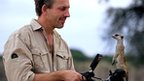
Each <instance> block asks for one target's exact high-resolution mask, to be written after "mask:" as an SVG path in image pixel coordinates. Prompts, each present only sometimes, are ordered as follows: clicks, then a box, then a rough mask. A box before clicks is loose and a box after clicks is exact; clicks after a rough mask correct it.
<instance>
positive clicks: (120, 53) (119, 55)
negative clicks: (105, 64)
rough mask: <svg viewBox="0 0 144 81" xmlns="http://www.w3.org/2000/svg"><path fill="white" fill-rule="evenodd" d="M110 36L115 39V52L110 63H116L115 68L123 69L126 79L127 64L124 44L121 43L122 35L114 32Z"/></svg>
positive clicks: (126, 78)
mask: <svg viewBox="0 0 144 81" xmlns="http://www.w3.org/2000/svg"><path fill="white" fill-rule="evenodd" d="M112 38H114V39H116V41H117V44H116V54H115V55H114V56H113V59H112V65H114V64H116V69H123V70H124V71H125V73H126V75H125V80H126V81H128V65H127V61H126V58H125V52H124V49H125V46H124V44H123V39H124V36H123V35H121V34H118V33H116V34H114V35H112Z"/></svg>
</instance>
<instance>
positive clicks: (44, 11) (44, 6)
mask: <svg viewBox="0 0 144 81" xmlns="http://www.w3.org/2000/svg"><path fill="white" fill-rule="evenodd" d="M41 11H42V13H46V12H47V6H46V5H45V4H44V5H43V6H42V8H41Z"/></svg>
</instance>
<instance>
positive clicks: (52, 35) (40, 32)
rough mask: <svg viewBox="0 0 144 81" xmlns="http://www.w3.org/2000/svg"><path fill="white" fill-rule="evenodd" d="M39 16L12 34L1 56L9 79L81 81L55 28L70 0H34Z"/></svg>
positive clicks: (61, 22) (66, 12) (64, 16)
mask: <svg viewBox="0 0 144 81" xmlns="http://www.w3.org/2000/svg"><path fill="white" fill-rule="evenodd" d="M35 6H36V7H35V9H36V13H37V15H38V19H33V20H32V21H31V23H30V24H29V25H25V26H24V27H22V28H21V29H19V30H18V31H16V32H15V33H13V34H12V35H11V36H10V37H9V39H8V41H7V43H6V44H5V48H4V52H3V59H4V66H5V72H6V76H7V79H8V81H81V80H82V77H81V74H79V73H78V72H76V71H75V69H74V65H73V59H72V55H71V52H70V49H69V48H68V46H67V44H66V43H65V41H64V40H63V39H62V38H61V37H60V35H59V34H58V33H57V32H56V30H54V29H55V28H62V27H63V26H64V23H65V20H66V18H67V17H69V16H70V14H69V8H70V5H69V0H35Z"/></svg>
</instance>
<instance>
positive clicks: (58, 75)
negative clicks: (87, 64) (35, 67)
mask: <svg viewBox="0 0 144 81" xmlns="http://www.w3.org/2000/svg"><path fill="white" fill-rule="evenodd" d="M34 81H82V77H81V74H79V73H78V72H76V71H72V70H62V71H55V72H50V73H39V74H35V77H34Z"/></svg>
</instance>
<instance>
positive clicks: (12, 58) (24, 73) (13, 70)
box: [3, 34, 35, 81]
mask: <svg viewBox="0 0 144 81" xmlns="http://www.w3.org/2000/svg"><path fill="white" fill-rule="evenodd" d="M3 62H4V67H5V73H6V77H7V80H8V81H33V79H34V75H35V74H34V73H33V71H32V69H33V67H32V66H33V64H32V54H31V52H30V51H29V49H28V47H27V46H26V44H25V42H24V41H23V40H22V39H21V38H20V35H19V34H14V35H12V36H11V37H10V38H9V40H8V41H7V43H6V44H5V48H4V52H3Z"/></svg>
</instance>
